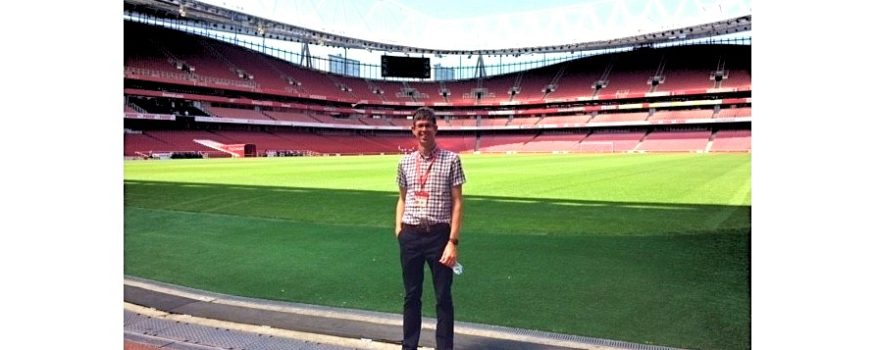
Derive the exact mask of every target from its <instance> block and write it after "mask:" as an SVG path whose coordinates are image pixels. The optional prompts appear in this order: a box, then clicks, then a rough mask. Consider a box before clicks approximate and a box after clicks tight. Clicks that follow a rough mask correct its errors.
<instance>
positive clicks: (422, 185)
mask: <svg viewBox="0 0 875 350" xmlns="http://www.w3.org/2000/svg"><path fill="white" fill-rule="evenodd" d="M435 152H437V149H435V150H434V151H433V152H432V153H431V162H429V163H428V169H427V170H426V171H425V174H422V175H420V174H419V163H420V162H421V161H422V156H421V154H420V155H418V156H417V157H416V178H417V180H419V190H420V191H424V190H425V183H426V182H427V181H428V174H431V167H432V166H433V165H434V161H435V159H437V154H435Z"/></svg>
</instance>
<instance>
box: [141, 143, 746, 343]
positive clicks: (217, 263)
mask: <svg viewBox="0 0 875 350" xmlns="http://www.w3.org/2000/svg"><path fill="white" fill-rule="evenodd" d="M398 159H399V156H397V155H394V156H361V157H354V156H353V157H314V158H260V159H212V160H173V161H130V162H125V175H124V208H125V210H124V228H125V232H124V235H125V239H124V263H125V267H124V271H125V273H126V274H129V275H134V276H141V277H145V278H150V279H155V280H159V281H165V282H169V283H175V284H180V285H185V286H189V287H193V288H200V289H207V290H211V291H216V292H220V293H227V294H234V295H242V296H249V297H257V298H266V299H275V300H287V301H294V302H302V303H311V304H320V305H330V306H338V307H348V308H357V309H368V310H377V311H384V312H393V313H400V312H401V307H402V293H403V285H402V283H401V270H400V267H399V256H398V247H397V242H396V241H395V238H394V235H393V229H394V210H395V202H396V200H397V196H398V195H397V192H398V189H397V187H396V185H395V171H396V166H397V162H398ZM462 164H463V167H464V169H465V173H466V176H467V180H468V182H467V184H465V186H464V196H465V202H464V218H463V224H462V233H461V239H462V243H461V245H460V250H459V256H460V261H461V262H462V263H463V264H464V265H465V273H464V274H463V275H462V276H460V277H457V278H456V279H455V281H454V288H453V290H454V297H455V298H454V301H455V304H456V319H457V320H459V321H468V322H478V323H488V324H498V325H504V326H511V327H522V328H530V329H539V330H545V331H551V332H561V333H569V334H577V335H584V336H591V337H600V338H609V339H618V340H625V341H631V342H638V343H647V344H658V345H666V346H676V347H684V348H701V349H746V348H749V347H750V315H751V310H750V307H751V304H750V303H751V301H750V276H751V270H750V252H751V247H750V239H751V237H750V235H751V224H750V219H751V218H750V212H751V156H750V155H749V154H652V155H641V154H622V155H539V156H523V155H516V156H505V155H501V156H486V155H473V154H464V155H462ZM425 288H426V292H425V293H423V306H424V307H423V313H424V314H425V315H427V316H433V315H434V307H433V305H434V300H433V296H432V293H431V292H430V291H431V286H430V284H429V281H428V278H427V279H426V286H425ZM399 332H400V330H399ZM399 334H400V333H399Z"/></svg>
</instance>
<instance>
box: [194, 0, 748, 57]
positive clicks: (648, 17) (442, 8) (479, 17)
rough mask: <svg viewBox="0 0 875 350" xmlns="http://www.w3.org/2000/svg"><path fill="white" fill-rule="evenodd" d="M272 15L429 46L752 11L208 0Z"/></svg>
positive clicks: (598, 33) (668, 3)
mask: <svg viewBox="0 0 875 350" xmlns="http://www.w3.org/2000/svg"><path fill="white" fill-rule="evenodd" d="M203 2H206V3H210V4H213V5H217V6H221V7H225V8H230V9H234V10H238V11H242V12H246V13H249V14H252V15H255V16H259V17H265V18H269V19H272V20H275V21H279V22H284V23H289V24H295V25H299V26H303V27H306V28H310V29H314V30H321V31H326V32H330V33H334V34H340V35H346V36H351V37H356V38H361V39H368V40H373V41H380V42H387V43H394V44H400V45H407V46H414V47H422V48H430V49H447V50H449V49H469V50H471V49H501V48H516V47H529V46H544V45H559V44H567V43H574V42H586V41H595V40H604V39H612V38H616V37H622V36H630V35H637V34H641V33H646V32H653V31H659V30H664V29H672V28H678V27H682V26H688V25H692V24H702V23H708V22H713V21H716V20H720V19H725V18H731V17H737V16H742V15H749V14H751V1H750V0H583V1H571V0H552V1H520V0H508V1H498V0H481V1H470V0H467V1H465V0H448V1H426V0H413V1H403V2H402V1H398V0H331V1H318V0H257V1H244V0H206V1H203Z"/></svg>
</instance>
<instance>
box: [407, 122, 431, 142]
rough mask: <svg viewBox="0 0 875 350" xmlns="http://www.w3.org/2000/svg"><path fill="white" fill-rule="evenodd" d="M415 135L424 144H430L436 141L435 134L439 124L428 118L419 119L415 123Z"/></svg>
mask: <svg viewBox="0 0 875 350" xmlns="http://www.w3.org/2000/svg"><path fill="white" fill-rule="evenodd" d="M411 129H412V130H413V136H416V140H417V141H419V143H420V144H422V145H430V144H433V143H434V135H435V134H437V125H435V124H432V123H431V121H429V120H428V119H425V120H417V121H416V122H414V123H413V127H412V128H411Z"/></svg>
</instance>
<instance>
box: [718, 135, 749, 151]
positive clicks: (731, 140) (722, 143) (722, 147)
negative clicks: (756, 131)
mask: <svg viewBox="0 0 875 350" xmlns="http://www.w3.org/2000/svg"><path fill="white" fill-rule="evenodd" d="M750 150H751V131H750V130H720V131H717V132H716V133H714V143H713V144H712V145H711V150H710V151H711V152H750Z"/></svg>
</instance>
